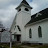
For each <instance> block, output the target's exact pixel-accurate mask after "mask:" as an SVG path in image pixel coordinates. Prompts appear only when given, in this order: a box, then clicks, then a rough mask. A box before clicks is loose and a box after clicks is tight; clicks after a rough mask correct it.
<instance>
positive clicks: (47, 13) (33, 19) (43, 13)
mask: <svg viewBox="0 0 48 48" xmlns="http://www.w3.org/2000/svg"><path fill="white" fill-rule="evenodd" d="M39 13H40V14H41V15H38V17H36V15H37V13H36V14H34V15H32V16H31V20H30V21H29V22H28V23H27V24H26V25H28V24H31V23H34V22H36V21H40V20H42V19H45V18H48V8H46V9H44V10H42V11H40V12H39Z"/></svg>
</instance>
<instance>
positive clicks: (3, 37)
mask: <svg viewBox="0 0 48 48" xmlns="http://www.w3.org/2000/svg"><path fill="white" fill-rule="evenodd" d="M1 42H2V43H9V42H10V32H7V31H4V32H2V33H1Z"/></svg>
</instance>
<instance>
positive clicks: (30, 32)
mask: <svg viewBox="0 0 48 48" xmlns="http://www.w3.org/2000/svg"><path fill="white" fill-rule="evenodd" d="M29 38H32V31H31V28H30V29H29Z"/></svg>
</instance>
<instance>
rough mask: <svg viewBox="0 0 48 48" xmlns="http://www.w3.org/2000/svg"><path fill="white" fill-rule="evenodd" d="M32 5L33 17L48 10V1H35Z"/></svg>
mask: <svg viewBox="0 0 48 48" xmlns="http://www.w3.org/2000/svg"><path fill="white" fill-rule="evenodd" d="M30 5H31V6H32V7H33V9H32V15H33V14H35V13H37V12H39V11H41V10H43V9H45V8H48V0H33V1H32V2H31V3H30Z"/></svg>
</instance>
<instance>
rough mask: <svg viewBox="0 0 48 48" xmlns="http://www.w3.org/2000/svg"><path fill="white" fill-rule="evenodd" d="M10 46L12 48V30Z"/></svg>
mask: <svg viewBox="0 0 48 48" xmlns="http://www.w3.org/2000/svg"><path fill="white" fill-rule="evenodd" d="M10 48H12V34H11V32H10Z"/></svg>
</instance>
